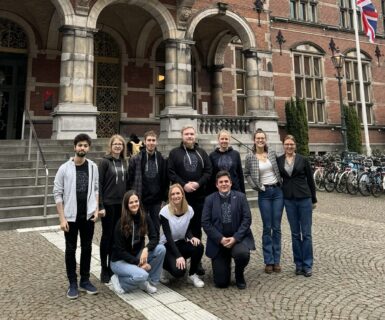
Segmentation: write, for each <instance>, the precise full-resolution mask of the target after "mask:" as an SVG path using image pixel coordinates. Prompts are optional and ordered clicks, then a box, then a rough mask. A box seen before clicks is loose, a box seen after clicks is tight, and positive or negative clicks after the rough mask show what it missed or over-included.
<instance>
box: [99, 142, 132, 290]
mask: <svg viewBox="0 0 385 320" xmlns="http://www.w3.org/2000/svg"><path fill="white" fill-rule="evenodd" d="M127 180H128V171H127V158H126V141H125V140H124V138H123V137H122V136H120V135H118V134H115V135H113V136H112V137H111V138H110V140H109V142H108V147H107V152H106V155H105V156H104V157H103V159H102V160H101V161H100V163H99V209H100V212H101V213H102V237H101V239H100V264H101V267H102V269H101V273H100V281H101V282H103V283H108V282H109V281H110V278H111V275H112V271H111V253H112V245H113V235H114V228H115V225H116V223H117V222H118V220H119V218H120V214H121V212H122V200H123V195H124V193H125V192H126V190H127Z"/></svg>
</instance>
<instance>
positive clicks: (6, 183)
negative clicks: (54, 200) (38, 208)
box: [0, 175, 55, 188]
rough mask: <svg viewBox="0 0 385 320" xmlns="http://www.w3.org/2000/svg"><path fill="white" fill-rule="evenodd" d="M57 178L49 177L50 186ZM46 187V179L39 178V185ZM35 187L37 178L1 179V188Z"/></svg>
mask: <svg viewBox="0 0 385 320" xmlns="http://www.w3.org/2000/svg"><path fill="white" fill-rule="evenodd" d="M54 179H55V176H51V175H50V176H49V177H48V184H49V185H52V184H53V181H54ZM43 184H44V185H45V177H38V179H37V185H43ZM34 185H35V177H17V178H0V188H2V187H13V186H31V187H33V186H34Z"/></svg>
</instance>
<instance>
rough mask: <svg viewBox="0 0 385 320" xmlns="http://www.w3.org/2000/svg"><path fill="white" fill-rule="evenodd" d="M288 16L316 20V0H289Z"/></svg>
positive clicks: (310, 20)
mask: <svg viewBox="0 0 385 320" xmlns="http://www.w3.org/2000/svg"><path fill="white" fill-rule="evenodd" d="M289 5H290V18H291V19H294V20H297V21H304V22H312V23H317V22H318V8H317V6H318V1H317V0H290V4H289Z"/></svg>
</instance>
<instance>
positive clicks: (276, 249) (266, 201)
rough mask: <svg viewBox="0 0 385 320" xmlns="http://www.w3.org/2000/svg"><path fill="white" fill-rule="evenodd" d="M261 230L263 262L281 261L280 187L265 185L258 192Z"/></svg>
mask: <svg viewBox="0 0 385 320" xmlns="http://www.w3.org/2000/svg"><path fill="white" fill-rule="evenodd" d="M258 206H259V211H260V212H261V217H262V223H263V232H262V248H263V260H264V262H265V264H279V263H280V261H281V221H282V212H283V193H282V189H281V188H280V187H267V188H266V190H265V191H260V192H259V193H258Z"/></svg>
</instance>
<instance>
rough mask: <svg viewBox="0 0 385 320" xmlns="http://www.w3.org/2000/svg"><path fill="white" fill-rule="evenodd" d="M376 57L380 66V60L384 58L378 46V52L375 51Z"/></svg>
mask: <svg viewBox="0 0 385 320" xmlns="http://www.w3.org/2000/svg"><path fill="white" fill-rule="evenodd" d="M374 55H375V56H376V57H377V63H378V65H380V58H381V57H382V56H383V54H382V53H381V50H380V48H379V46H378V45H376V50H374Z"/></svg>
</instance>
